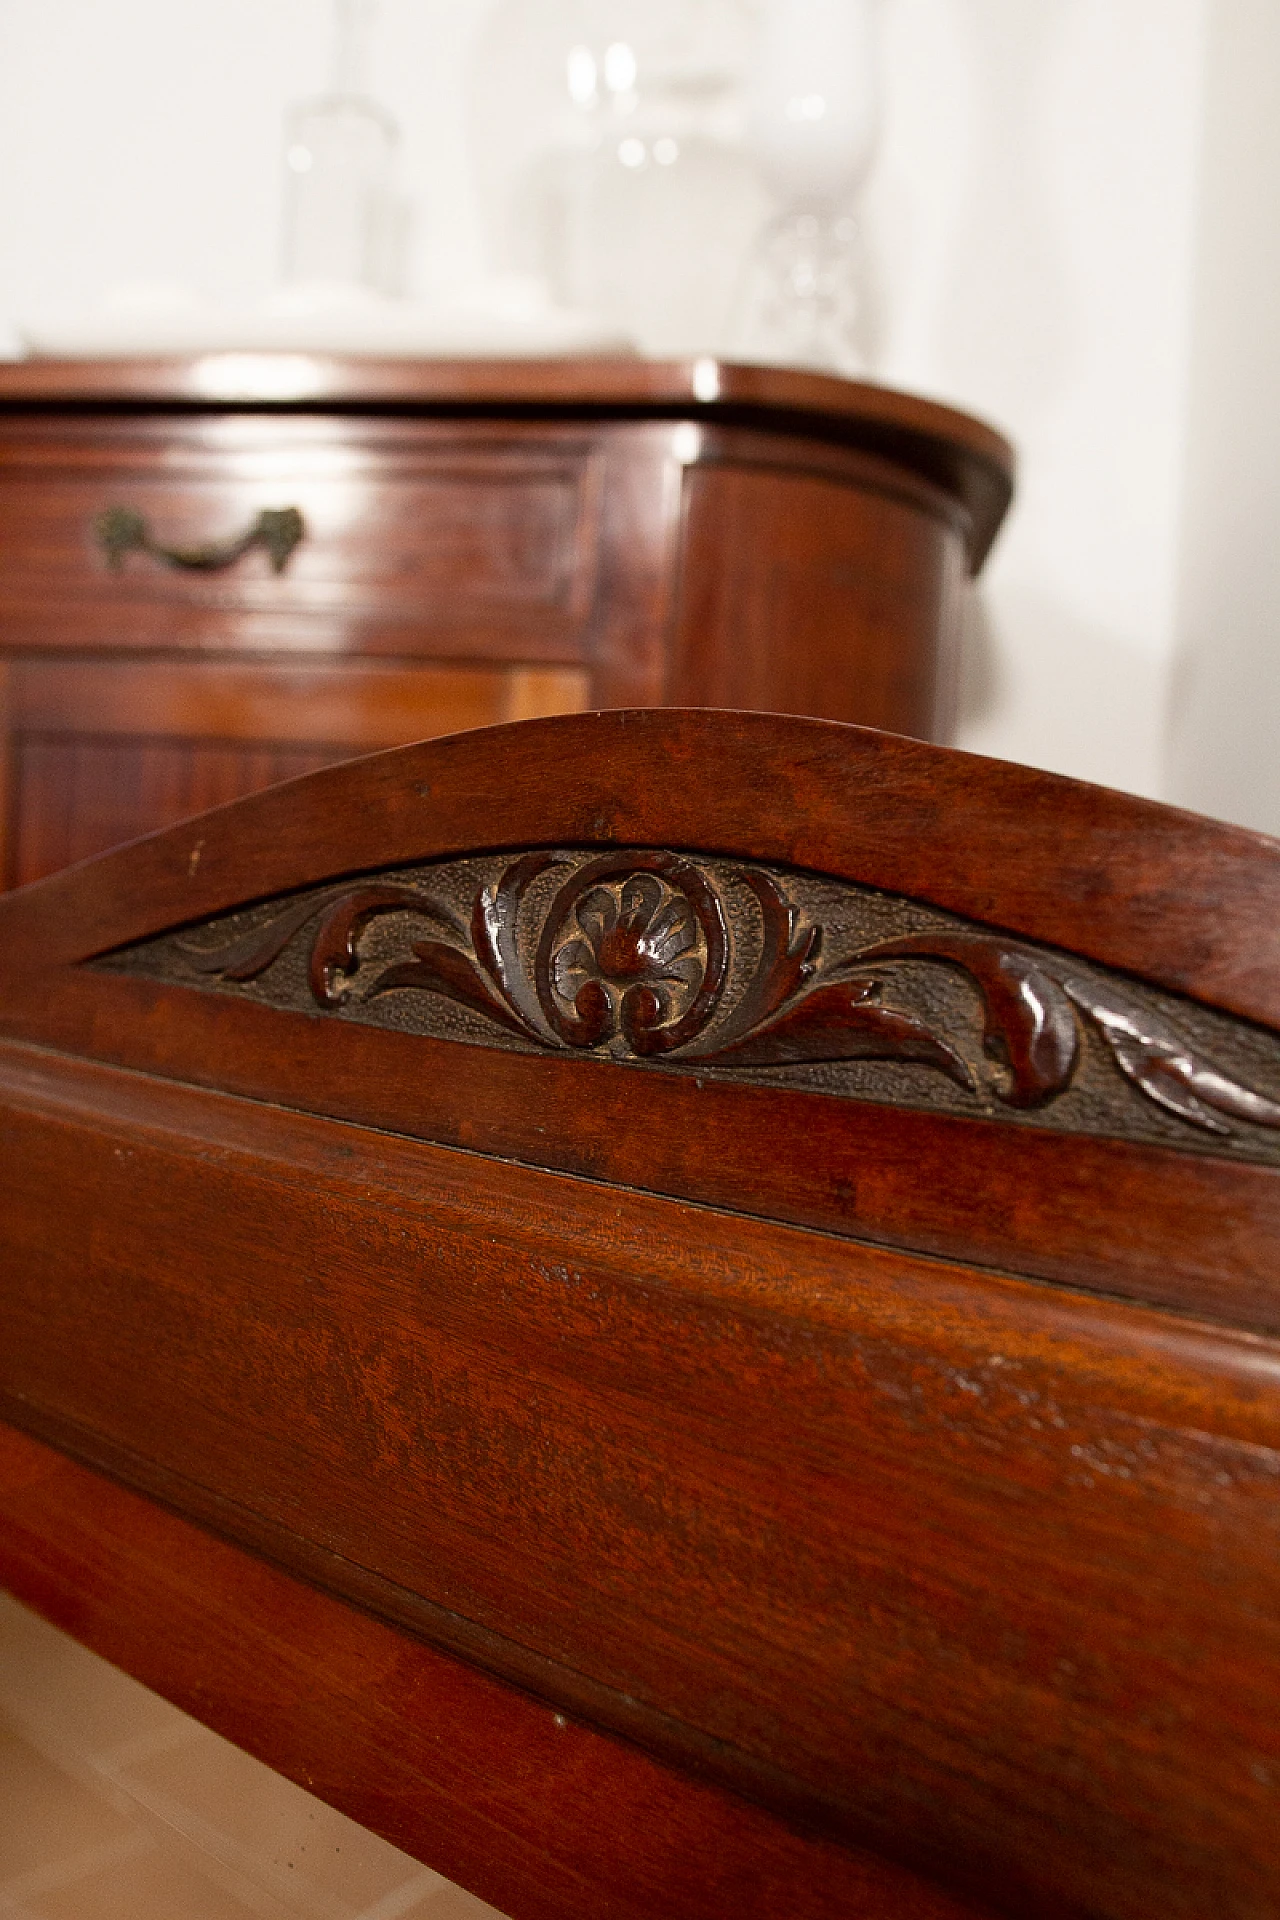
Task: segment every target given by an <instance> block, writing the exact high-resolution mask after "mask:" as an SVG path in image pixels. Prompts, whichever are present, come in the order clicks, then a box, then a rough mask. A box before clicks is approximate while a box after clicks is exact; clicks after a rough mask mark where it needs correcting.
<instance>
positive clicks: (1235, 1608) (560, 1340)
mask: <svg viewBox="0 0 1280 1920" xmlns="http://www.w3.org/2000/svg"><path fill="white" fill-rule="evenodd" d="M1278 929H1280V847H1278V846H1277V845H1276V843H1274V842H1272V841H1269V840H1266V839H1263V838H1262V837H1260V836H1257V835H1253V834H1249V833H1245V832H1243V831H1240V830H1237V829H1234V828H1230V827H1226V826H1222V825H1218V824H1215V823H1213V822H1211V821H1207V820H1201V819H1198V818H1196V817H1195V816H1193V815H1190V814H1185V813H1179V812H1176V811H1174V810H1172V809H1169V808H1165V807H1160V806H1156V805H1153V804H1151V803H1149V802H1146V801H1142V800H1137V799H1133V798H1130V797H1128V796H1125V795H1121V794H1114V793H1107V792H1104V791H1102V790H1100V789H1098V788H1093V787H1088V786H1083V785H1081V784H1079V783H1076V782H1072V781H1068V780H1063V779H1059V778H1056V777H1054V776H1051V775H1047V774H1042V773H1036V772H1033V771H1031V770H1028V769H1026V768H1019V767H1012V766H1005V765H1002V764H1000V763H998V762H993V761H985V760H981V759H977V758H975V757H973V756H970V755H965V754H958V753H952V752H949V751H947V750H945V749H940V748H936V747H931V746H928V745H925V744H923V743H920V742H913V741H909V740H905V739H896V738H893V737H890V736H887V735H884V734H877V733H872V732H867V731H863V730H860V729H854V728H847V727H843V726H839V725H832V724H827V723H822V722H817V721H804V720H794V719H792V720H788V719H785V718H779V717H771V716H764V715H751V714H717V713H706V712H701V713H686V712H679V711H671V712H661V711H658V712H654V711H649V712H632V713H625V712H624V713H610V714H603V715H595V716H580V717H571V718H564V719H552V720H545V721H539V722H536V723H527V724H524V725H520V726H513V727H508V728H501V729H497V730H494V731H491V732H486V731H481V732H474V733H470V734H466V735H461V736H457V737H455V738H452V739H447V740H441V741H437V742H432V743H426V744H424V745H421V746H418V747H413V748H407V749H403V750H400V751H397V752H393V753H389V754H385V755H379V756H375V757H373V758H371V759H368V760H365V761H363V762H359V763H355V764H350V765H346V766H341V767H335V768H331V769H328V770H325V771H323V772H320V773H317V774H314V775H312V776H309V777H308V778H306V779H304V780H301V781H299V782H297V783H294V784H292V785H288V786H284V787H280V788H277V789H275V790H273V791H272V792H270V793H265V794H261V795H258V796H255V797H253V798H250V799H246V800H243V801H240V802H238V803H236V804H235V805H233V806H231V807H229V808H227V809H225V810H224V811H221V812H216V813H212V814H209V815H206V816H205V817H203V818H202V819H199V820H195V821H192V822H189V823H187V824H185V825H183V826H181V827H179V828H176V829H173V830H171V831H169V832H167V833H165V834H162V835H159V836H157V837H155V838H153V839H150V840H146V841H142V842H139V843H137V844H135V845H134V846H132V847H127V848H122V849H118V850H116V851H114V852H112V853H109V854H107V855H104V856H103V857H101V858H100V859H98V860H96V861H93V862H90V863H88V864H86V865H84V866H82V867H80V868H78V869H76V870H75V871H73V872H69V873H64V874H59V875H55V876H53V877H51V878H50V879H47V880H45V881H42V882H40V883H38V884H37V885H35V886H32V887H30V888H27V889H24V890H22V891H20V892H16V893H12V894H10V895H8V896H7V897H6V898H4V899H3V900H0V1410H2V1412H3V1415H4V1418H5V1420H6V1421H7V1422H8V1423H9V1425H8V1426H6V1427H3V1428H0V1581H3V1583H4V1584H5V1585H7V1586H8V1587H9V1588H10V1590H11V1591H12V1592H13V1593H14V1594H15V1595H16V1596H17V1597H18V1598H19V1599H21V1600H22V1601H23V1602H24V1603H25V1604H27V1605H29V1606H31V1607H33V1608H35V1609H37V1610H38V1611H40V1612H42V1613H44V1614H45V1615H46V1616H47V1617H48V1618H49V1619H50V1620H52V1621H53V1622H55V1623H56V1624H58V1625H60V1626H62V1627H63V1628H65V1629H66V1630H68V1631H70V1632H72V1633H73V1634H75V1635H76V1636H78V1637H79V1638H80V1639H82V1640H83V1641H84V1642H85V1643H86V1644H87V1645H89V1646H90V1647H92V1648H94V1649H95V1650H96V1651H97V1652H99V1653H101V1654H103V1655H105V1656H106V1657H107V1658H108V1659H110V1660H112V1661H115V1662H117V1663H118V1664H120V1665H121V1666H123V1667H125V1668H126V1669H127V1670H128V1671H130V1672H131V1673H133V1674H134V1675H135V1676H137V1677H138V1678H140V1679H142V1680H143V1681H145V1682H146V1684H148V1685H149V1686H151V1687H154V1688H156V1689H157V1690H158V1691H160V1692H162V1693H164V1694H166V1695H167V1696H168V1697H169V1698H170V1699H171V1700H173V1701H174V1702H175V1703H176V1704H178V1705H179V1706H181V1707H183V1708H184V1709H186V1710H187V1711H189V1712H191V1713H193V1714H195V1715H196V1716H197V1717H198V1718H200V1719H202V1720H204V1721H205V1722H206V1723H207V1724H208V1725H210V1726H211V1727H213V1728H214V1729H215V1730H217V1731H218V1732H219V1733H220V1734H222V1735H224V1736H226V1737H227V1738H230V1739H231V1740H233V1741H235V1742H236V1743H237V1744H239V1745H242V1746H244V1747H245V1748H247V1749H248V1750H249V1751H251V1752H253V1753H255V1754H256V1755H258V1756H259V1757H261V1758H263V1759H265V1760H266V1761H268V1762H269V1764H270V1765H272V1766H273V1767H275V1768H277V1769H278V1770H280V1771H281V1772H283V1773H284V1774H286V1775H288V1776H289V1777H290V1778H292V1779H294V1780H296V1781H298V1782H300V1783H301V1784H303V1785H305V1786H306V1787H307V1788H308V1789H309V1790H310V1791H311V1792H313V1793H315V1794H317V1795H319V1796H320V1797H321V1798H323V1799H325V1800H326V1801H329V1802H330V1803H331V1804H333V1805H335V1806H337V1807H338V1808H340V1809H341V1810H343V1811H344V1812H345V1813H347V1814H349V1815H351V1816H352V1817H354V1818H356V1819H358V1820H359V1821H360V1822H362V1823H363V1824H364V1825H366V1826H368V1827H370V1828H371V1829H373V1830H374V1831H375V1832H377V1833H379V1834H381V1835H382V1836H383V1837H385V1838H386V1839H388V1840H390V1841H391V1842H392V1843H394V1844H395V1845H396V1846H397V1847H400V1848H402V1849H404V1850H405V1851H406V1852H408V1853H409V1854H411V1855H413V1856H414V1857H415V1858H418V1859H420V1860H422V1861H423V1862H424V1863H425V1864H426V1865H427V1866H429V1867H430V1868H432V1869H433V1870H435V1871H437V1872H439V1873H442V1874H444V1875H446V1876H447V1877H448V1878H449V1879H450V1880H452V1881H455V1882H457V1883H458V1884H459V1885H461V1886H463V1887H465V1888H467V1889H468V1890H470V1891H472V1892H474V1893H475V1894H477V1895H478V1896H479V1897H481V1898H483V1899H485V1900H487V1901H489V1902H491V1903H492V1904H493V1905H494V1906H496V1907H498V1908H499V1909H500V1910H501V1911H502V1912H504V1913H509V1914H512V1915H514V1916H516V1920H551V1917H552V1916H555V1917H556V1920H567V1917H568V1916H570V1915H580V1914H583V1913H590V1914H601V1915H609V1916H631V1917H633V1920H642V1916H643V1920H652V1916H653V1915H655V1914H659V1913H660V1914H663V1915H664V1916H665V1915H671V1916H682V1917H684V1920H731V1917H732V1916H738V1915H741V1914H751V1915H756V1914H759V1915H761V1916H764V1915H768V1916H769V1917H770V1920H773V1916H777V1915H785V1916H792V1917H793V1920H799V1917H800V1916H803V1917H804V1920H819V1916H822V1917H823V1920H834V1917H835V1916H837V1915H839V1916H850V1915H865V1916H867V1917H868V1920H871V1917H872V1916H875V1920H886V1917H887V1916H893V1917H894V1920H906V1917H907V1916H920V1917H923V1916H932V1917H933V1920H943V1917H944V1916H946V1917H947V1920H959V1916H962V1915H967V1916H975V1915H988V1916H991V1915H1004V1916H1010V1917H1011V1920H1022V1917H1023V1916H1028V1915H1035V1916H1037V1920H1040V1917H1041V1916H1046V1917H1047V1920H1148V1916H1150V1915H1152V1914H1156V1913H1158V1914H1160V1915H1161V1916H1162V1917H1163V1920H1202V1917H1203V1916H1205V1915H1209V1914H1212V1915H1214V1916H1224V1917H1227V1920H1271V1917H1272V1916H1274V1915H1275V1914H1276V1912H1277V1887H1280V1818H1278V1817H1277V1815H1278V1813H1280V1807H1278V1806H1277V1796H1278V1795H1280V1734H1278V1732H1277V1729H1278V1728H1280V1571H1278V1569H1280V1555H1278V1553H1277V1547H1278V1545H1280V1541H1278V1539H1277V1534H1278V1532H1280V1290H1278V1288H1277V1280H1276V1275H1277V1250H1278V1248H1280V1163H1278V1162H1280V1156H1278V1155H1277V1151H1276V1146H1277V1141H1280V932H1278V931H1277V930H1278Z"/></svg>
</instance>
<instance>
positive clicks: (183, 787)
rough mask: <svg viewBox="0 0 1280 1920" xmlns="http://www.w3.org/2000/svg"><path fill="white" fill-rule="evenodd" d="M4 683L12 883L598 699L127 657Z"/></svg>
mask: <svg viewBox="0 0 1280 1920" xmlns="http://www.w3.org/2000/svg"><path fill="white" fill-rule="evenodd" d="M6 671H7V675H8V681H7V696H6V700H5V706H6V710H7V713H8V716H9V719H8V727H7V731H6V733H5V739H6V741H7V743H8V758H9V788H8V791H9V794H10V801H9V807H8V821H9V834H8V839H9V866H8V875H9V884H10V885H24V884H26V882H28V881H30V880H35V879H38V878H40V877H41V876H42V875H43V874H46V873H51V872H54V871H56V869H57V868H59V867H63V866H67V865H69V864H70V863H71V862H72V861H75V860H82V859H85V858H87V857H88V856H89V855H90V854H94V853H100V852H101V851H102V850H103V849H104V848H106V847H109V846H114V845H116V844H117V843H118V842H120V841H123V840H132V839H136V838H137V836H138V835H139V834H142V833H150V832H152V831H154V830H155V829H156V828H158V827H164V826H170V825H172V824H173V823H174V822H175V821H177V820H182V819H185V818H187V817H188V816H189V815H191V814H195V813H201V812H203V811H204V810H205V809H206V808H209V807H216V806H222V805H225V804H226V802H228V801H230V800H237V799H240V798H241V797H242V796H243V795H245V794H248V793H255V792H257V791H259V790H260V789H261V788H263V787H267V786H271V785H273V784H274V783H275V782H277V781H280V780H290V779H293V778H295V777H296V776H297V775H299V774H303V773H310V772H312V771H314V770H315V769H316V768H319V767H322V766H327V765H330V764H331V763H332V762H334V761H337V760H342V759H349V758H351V757H353V756H354V755H357V754H360V753H368V752H371V751H373V750H375V749H377V748H379V747H390V746H398V745H402V744H404V743H405V742H407V741H410V740H414V739H422V738H427V737H430V736H432V735H434V734H439V733H454V732H458V731H460V730H462V729H465V728H468V727H482V726H490V725H493V724H494V723H495V722H498V721H504V720H513V719H525V718H535V717H538V716H540V715H542V714H546V713H554V712H565V711H572V710H574V709H577V708H581V707H583V706H584V705H585V704H586V698H587V685H586V676H585V675H584V674H583V673H581V672H577V671H574V670H572V669H565V668H559V669H554V668H544V669H538V668H520V667H513V668H510V669H506V670H503V669H500V668H495V669H489V670H483V669H474V670H471V671H467V670H465V669H459V668H449V667H425V666H423V667H402V668H398V667H390V666H386V667H382V666H374V665H368V666H358V665H354V664H353V665H351V666H345V667H334V666H330V665H327V664H314V665H311V666H296V667H294V666H290V667H281V666H274V665H267V664H266V663H261V664H256V665H254V664H248V665H246V664H243V663H239V662H236V661H234V660H228V661H216V662H215V661H200V662H180V663H175V662H172V661H155V660H151V661H138V660H129V659H118V660H110V661H106V662H103V661H96V662H95V661H76V662H70V661H56V660H55V661H18V662H15V663H13V664H12V665H10V666H8V667H7V669H6ZM3 691H4V690H3V689H0V692H3Z"/></svg>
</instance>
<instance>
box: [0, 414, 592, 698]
mask: <svg viewBox="0 0 1280 1920" xmlns="http://www.w3.org/2000/svg"><path fill="white" fill-rule="evenodd" d="M596 468H597V462H596V459H595V457H594V453H593V449H592V445H591V443H590V441H589V440H587V439H585V438H584V437H583V435H581V434H577V435H576V436H573V435H560V436H556V435H554V434H551V435H549V434H548V433H547V431H546V430H545V429H540V430H539V431H538V434H537V439H536V443H535V440H534V438H533V437H532V436H531V435H530V436H522V435H521V433H520V430H519V429H518V428H506V427H504V428H502V429H501V430H499V429H497V428H495V427H493V426H491V425H488V424H485V423H479V424H475V423H472V424H469V425H467V426H466V427H460V426H457V425H452V426H443V427H442V426H441V424H440V423H439V422H425V421H423V422H408V423H404V422H388V421H379V420H377V419H366V418H361V419H352V420H345V419H343V418H341V417H332V418H330V417H318V418H317V417H303V418H288V417H286V418H279V417H277V418H272V419H267V418H261V417H256V416H224V417H216V416H210V417H208V418H204V417H201V416H176V417H175V418H174V419H173V420H164V419H149V418H144V419H141V420H138V421H133V422H130V421H128V420H123V419H108V420H105V421H86V422H81V423H74V422H71V423H62V422H56V421H55V422H50V421H43V422H41V421H37V422H35V423H34V424H33V425H32V426H31V427H29V428H26V429H23V430H22V436H21V438H19V436H18V430H17V429H16V428H15V427H14V425H13V423H12V422H10V423H9V426H8V428H7V431H6V437H5V439H4V441H3V444H0V645H5V646H8V647H11V648H12V647H24V648H30V647H32V646H40V647H45V646H50V645H55V646H69V647H86V646H87V647H97V646H113V645H121V646H128V647H130V648H132V649H137V648H139V647H148V646H156V647H166V648H168V647H173V646H179V647H181V646H193V647H215V648H218V649H219V650H224V649H226V648H227V647H228V646H229V645H231V646H235V647H241V646H246V645H248V646H259V647H269V648H280V647H300V648H305V649H306V650H307V651H308V652H314V651H316V650H323V649H325V648H333V649H338V650H342V651H353V650H354V651H370V652H375V653H377V652H381V653H397V654H402V655H403V654H406V653H408V654H414V653H419V654H427V655H431V656H434V657H437V658H459V659H466V658H471V659H475V658H494V657H497V658H504V659H529V660H540V661H547V662H555V663H569V662H573V661H577V660H580V659H581V658H582V657H583V655H584V651H585V645H586V639H585V631H586V625H587V619H588V615H589V613H590V610H591V606H592V602H593V598H594V582H595V570H596V547H597V523H598V517H599V516H598V505H597V494H598V491H599V489H598V485H597V474H596ZM284 510H290V511H292V512H293V513H296V514H298V515H300V516H301V538H300V539H299V540H298V543H297V545H296V546H294V547H293V549H292V551H291V552H289V553H288V555H287V557H283V564H282V565H281V567H280V570H279V571H276V569H275V566H274V564H273V556H272V555H271V553H270V552H269V551H268V550H267V548H266V546H264V545H262V544H261V543H256V544H253V545H251V546H249V547H248V549H247V550H246V551H244V552H242V553H240V554H238V555H236V557H234V558H231V557H230V556H231V555H232V554H234V551H235V548H236V547H237V546H238V545H239V544H240V542H241V540H242V538H243V537H244V536H246V535H247V534H249V532H250V531H251V530H252V529H253V528H254V527H255V525H256V524H257V523H258V517H259V515H261V514H262V513H263V512H264V511H265V512H267V513H276V514H279V513H280V512H282V511H284ZM121 512H127V513H129V514H131V515H134V516H136V517H137V520H138V521H139V522H140V524H141V526H142V528H144V529H145V539H146V541H147V542H149V548H148V546H146V545H143V544H141V543H138V544H133V545H130V544H129V543H128V541H127V540H126V542H125V543H124V545H123V547H122V548H120V547H118V548H117V550H116V552H115V556H114V564H113V560H112V555H111V554H110V552H109V551H108V547H107V545H105V544H104V540H103V536H102V532H101V520H102V516H104V515H106V514H111V513H115V514H119V513H121ZM202 549H204V550H206V551H207V550H211V549H212V550H214V551H213V552H208V553H207V557H209V558H217V557H218V552H217V550H221V551H222V553H223V554H226V555H227V556H228V558H227V564H225V565H221V566H216V567H200V566H194V565H189V564H188V565H183V564H170V563H168V562H167V561H166V559H165V558H164V557H162V556H163V553H165V552H167V553H170V554H182V553H185V554H187V555H188V557H189V556H190V555H191V553H192V551H193V550H194V551H196V552H199V551H200V550H202ZM276 557H277V558H281V557H282V556H280V555H277V556H276Z"/></svg>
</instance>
